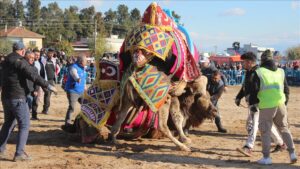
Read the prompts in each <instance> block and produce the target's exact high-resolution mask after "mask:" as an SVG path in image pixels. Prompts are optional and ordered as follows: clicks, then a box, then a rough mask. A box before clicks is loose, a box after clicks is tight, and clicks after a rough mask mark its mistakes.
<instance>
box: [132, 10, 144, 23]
mask: <svg viewBox="0 0 300 169" xmlns="http://www.w3.org/2000/svg"><path fill="white" fill-rule="evenodd" d="M141 18H142V17H141V13H140V11H139V10H138V9H137V8H134V9H133V10H131V11H130V20H131V22H132V24H133V25H132V26H133V27H135V26H136V25H138V24H139V22H140V21H141Z"/></svg>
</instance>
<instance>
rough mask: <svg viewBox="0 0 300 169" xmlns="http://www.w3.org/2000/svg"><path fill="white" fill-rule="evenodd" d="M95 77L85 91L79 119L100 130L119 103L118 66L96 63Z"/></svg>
mask: <svg viewBox="0 0 300 169" xmlns="http://www.w3.org/2000/svg"><path fill="white" fill-rule="evenodd" d="M96 66H97V76H96V80H95V81H94V83H93V84H92V85H91V86H90V87H89V88H88V89H87V90H86V91H85V93H84V97H83V99H82V103H81V112H80V115H81V117H82V118H83V119H84V120H85V121H86V122H87V123H88V124H89V125H92V126H94V127H96V128H97V129H100V128H101V127H102V126H103V125H105V124H106V121H107V119H108V118H109V116H110V113H111V109H112V108H113V106H114V105H115V104H116V103H117V102H118V101H119V98H120V94H119V83H120V82H119V69H118V65H117V64H115V63H114V62H111V61H108V60H100V61H99V62H96Z"/></svg>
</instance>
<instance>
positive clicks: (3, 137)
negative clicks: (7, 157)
mask: <svg viewBox="0 0 300 169" xmlns="http://www.w3.org/2000/svg"><path fill="white" fill-rule="evenodd" d="M2 105H3V109H4V124H3V126H2V128H1V131H0V152H4V151H5V150H6V144H7V140H8V138H9V136H10V134H11V132H12V131H13V130H14V128H15V126H16V123H18V128H19V131H18V135H17V147H16V153H15V156H20V155H23V154H24V148H25V145H26V143H27V139H28V134H29V127H30V119H29V116H30V115H29V109H28V104H27V102H26V99H10V100H9V99H6V100H2Z"/></svg>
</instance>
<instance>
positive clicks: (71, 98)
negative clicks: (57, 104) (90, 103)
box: [65, 92, 82, 123]
mask: <svg viewBox="0 0 300 169" xmlns="http://www.w3.org/2000/svg"><path fill="white" fill-rule="evenodd" d="M81 96H82V94H78V93H70V92H67V98H68V101H69V108H68V110H67V114H66V118H65V123H71V114H72V113H73V112H74V110H75V105H76V102H77V101H78V99H79V98H80V97H81Z"/></svg>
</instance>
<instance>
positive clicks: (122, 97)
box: [79, 3, 216, 151]
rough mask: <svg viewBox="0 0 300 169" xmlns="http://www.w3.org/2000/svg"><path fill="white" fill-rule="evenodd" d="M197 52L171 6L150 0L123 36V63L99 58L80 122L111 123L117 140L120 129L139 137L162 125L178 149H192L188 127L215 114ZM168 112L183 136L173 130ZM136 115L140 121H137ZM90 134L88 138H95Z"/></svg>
mask: <svg viewBox="0 0 300 169" xmlns="http://www.w3.org/2000/svg"><path fill="white" fill-rule="evenodd" d="M198 57H199V55H198V52H197V50H196V48H195V46H194V44H193V43H192V41H191V38H190V36H189V35H188V33H187V31H186V30H185V29H184V28H183V27H182V26H180V25H178V24H177V23H176V22H175V21H174V19H172V16H171V15H170V12H168V11H163V10H162V9H161V8H160V6H158V5H157V4H156V3H152V4H151V5H150V6H149V7H148V8H147V9H146V11H145V13H144V15H143V18H142V22H141V24H140V25H139V26H137V27H136V28H134V29H133V30H132V31H131V32H130V33H129V34H128V36H127V37H126V38H125V41H124V43H123V45H122V48H121V50H120V54H119V64H115V63H113V62H111V61H108V60H100V61H99V62H98V63H97V64H96V65H97V77H96V80H95V82H94V83H93V84H92V85H91V86H90V87H89V89H88V90H87V91H86V92H85V96H84V99H83V100H82V103H81V113H80V118H81V119H82V120H81V122H80V123H79V124H80V125H81V128H83V127H82V126H86V127H84V129H86V128H87V125H86V124H88V125H90V126H92V128H94V129H97V130H100V129H101V127H103V126H104V125H107V126H111V127H110V128H111V135H110V138H111V140H112V142H113V143H118V142H117V135H118V134H119V135H122V134H123V135H126V133H129V136H131V137H139V136H141V135H143V134H145V133H147V132H148V131H149V130H150V128H151V127H152V128H153V127H155V126H158V129H159V130H160V131H161V132H162V133H163V134H164V135H165V136H167V137H168V138H169V139H171V140H172V141H173V142H174V143H175V144H176V145H177V146H178V147H179V148H180V149H182V150H185V151H190V148H189V147H187V146H186V145H185V144H183V143H184V142H186V143H189V142H190V140H189V138H188V137H186V136H185V134H184V131H183V129H184V127H186V128H189V126H191V125H194V126H196V125H199V124H201V123H202V122H203V120H204V119H205V118H213V117H214V116H215V114H216V109H215V107H214V106H213V105H212V104H211V102H210V98H209V95H208V94H207V92H206V83H207V78H206V77H205V76H201V73H200V71H199V69H198V66H197V64H196V63H197V62H198V59H199V58H198ZM169 117H171V119H172V122H173V124H174V126H175V127H176V130H177V131H178V134H179V137H180V138H179V140H180V141H179V140H177V139H176V138H175V137H174V136H173V135H172V133H171V132H170V129H169V126H168V118H169ZM195 117H196V119H198V120H195V119H194V118H195ZM136 121H139V127H136V126H134V124H135V122H136ZM129 129H131V131H130V130H129ZM128 130H129V132H126V131H128ZM132 133H133V134H132ZM127 136H128V134H127ZM87 138H88V139H87V140H85V141H86V142H89V141H90V139H94V137H92V138H91V137H87ZM182 142H183V143H182Z"/></svg>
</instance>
